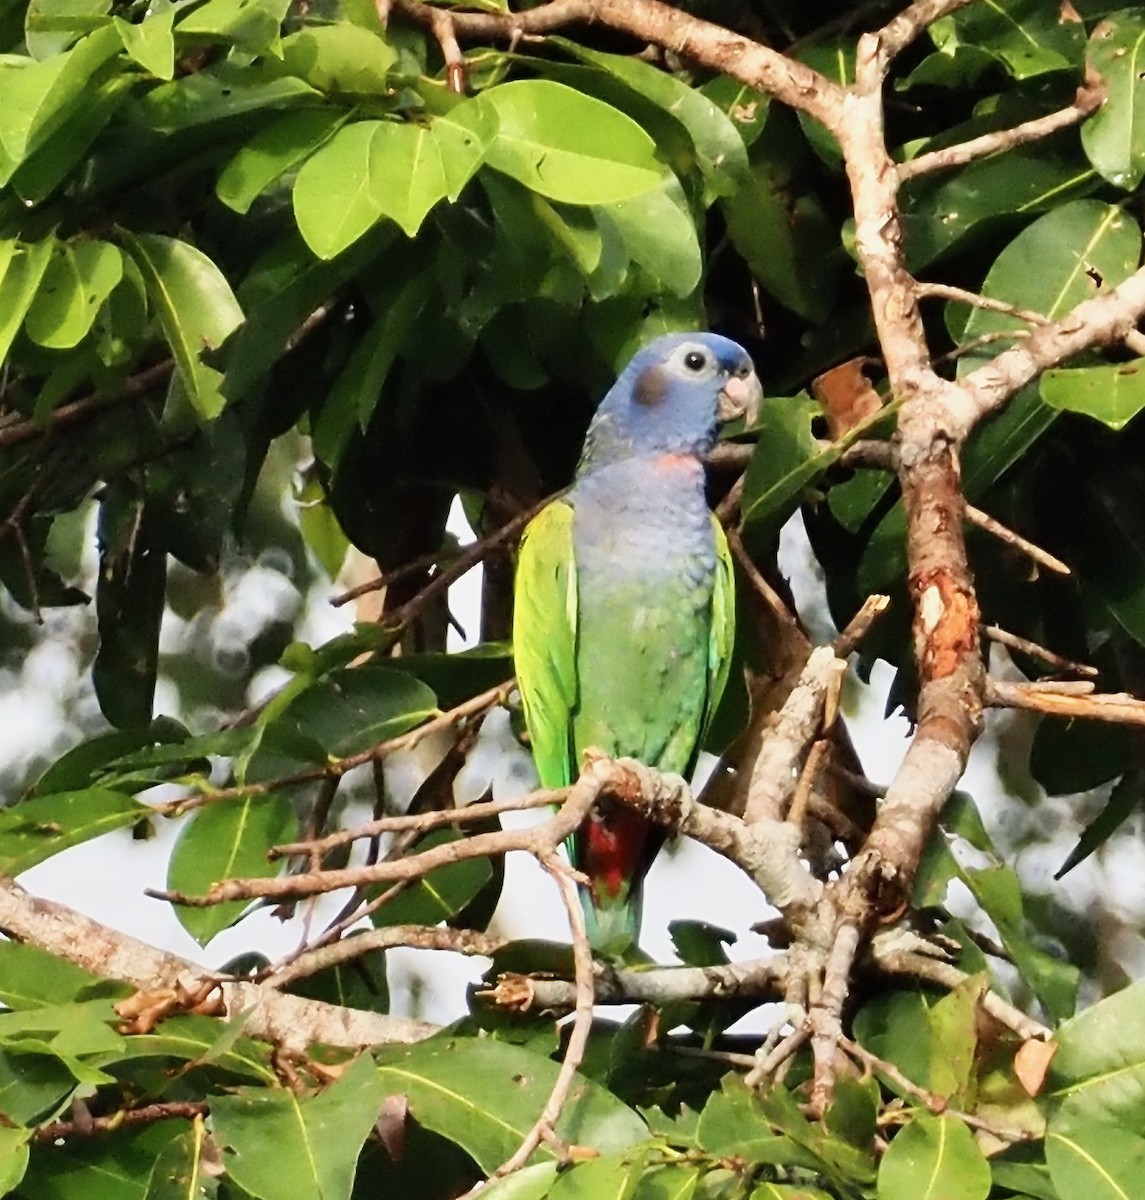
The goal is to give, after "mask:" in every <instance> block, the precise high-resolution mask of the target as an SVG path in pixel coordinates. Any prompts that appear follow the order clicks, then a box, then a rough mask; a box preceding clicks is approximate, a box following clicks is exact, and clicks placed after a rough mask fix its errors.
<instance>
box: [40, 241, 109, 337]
mask: <svg viewBox="0 0 1145 1200" xmlns="http://www.w3.org/2000/svg"><path fill="white" fill-rule="evenodd" d="M122 278H123V255H122V253H121V252H120V250H119V248H118V247H117V246H112V245H111V244H110V243H108V242H76V243H74V244H72V243H62V244H61V245H60V246H59V247H58V248H57V250H56V253H55V255H54V256H53V257H52V261H51V262H50V263H49V264H48V268H47V270H46V271H45V272H44V277H43V279H42V280H41V281H40V286H39V289H38V290H37V292H36V295H35V298H34V299H33V301H32V304H31V307H30V308H29V309H28V315H27V318H26V320H25V325H24V328H25V330H26V332H27V334H28V336H29V337H30V338H31V339H32V341H34V342H38V343H39V344H40V345H41V346H47V347H48V348H49V349H52V350H68V349H70V348H71V347H72V346H75V345H78V344H79V342H80V341H82V340H83V338H84V337H86V336H87V333H88V331H89V330H90V329H91V327H92V325H93V324H94V322H95V318H96V316H97V314H98V313H99V310H100V307H101V306H102V305H103V302H104V301H105V300H106V299H107V298H108V296H110V295H111V292H112V289H113V288H114V287H115V286H116V285H117V284H118V283H119V281H120V280H121V279H122Z"/></svg>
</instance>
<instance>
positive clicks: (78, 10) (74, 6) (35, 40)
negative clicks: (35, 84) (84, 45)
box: [24, 0, 111, 60]
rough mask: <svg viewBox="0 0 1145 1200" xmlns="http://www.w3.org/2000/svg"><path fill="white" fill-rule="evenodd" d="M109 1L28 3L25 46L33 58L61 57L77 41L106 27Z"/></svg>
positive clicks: (40, 0)
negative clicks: (59, 55) (93, 31)
mask: <svg viewBox="0 0 1145 1200" xmlns="http://www.w3.org/2000/svg"><path fill="white" fill-rule="evenodd" d="M109 8H111V0H28V7H27V11H26V12H25V14H24V42H25V44H26V45H27V47H28V53H29V54H31V56H32V57H33V58H36V59H41V60H42V59H45V58H52V57H53V56H54V55H57V54H62V53H63V51H65V50H66V49H67V48H68V47H69V46H70V45H71V44H72V43H73V42H74V41H76V39H77V38H79V37H82V36H83V34H85V33H90V32H91V31H92V30H93V29H98V28H99V27H100V26H101V25H103V24H105V23H106V18H107V12H108V9H109Z"/></svg>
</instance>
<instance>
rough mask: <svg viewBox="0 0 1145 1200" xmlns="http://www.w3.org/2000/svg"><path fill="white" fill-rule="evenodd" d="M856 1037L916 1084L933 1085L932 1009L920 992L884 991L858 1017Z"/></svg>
mask: <svg viewBox="0 0 1145 1200" xmlns="http://www.w3.org/2000/svg"><path fill="white" fill-rule="evenodd" d="M855 1037H856V1039H857V1040H858V1041H859V1042H860V1043H861V1044H862V1045H863V1046H865V1047H866V1048H867V1049H868V1050H869V1051H870V1052H871V1053H872V1054H875V1055H877V1056H878V1057H879V1058H882V1059H885V1060H886V1061H887V1062H890V1063H893V1064H894V1065H895V1066H896V1067H898V1069H899V1070H900V1071H901V1072H902V1073H903V1074H904V1075H905V1076H906V1077H907V1078H908V1079H909V1080H911V1082H912V1083H916V1084H918V1085H919V1086H920V1087H927V1086H928V1085H929V1083H930V1069H931V1067H930V1065H931V1062H932V1060H933V1057H934V1050H933V1041H934V1034H933V1031H932V1030H931V1026H930V1012H929V1009H928V1008H927V1005H926V1001H925V1000H924V999H923V998H922V996H921V994H920V993H919V992H916V991H907V990H902V991H894V992H884V993H882V994H881V995H877V996H875V997H874V998H873V999H872V1000H869V1001H868V1002H867V1003H866V1004H864V1005H863V1007H862V1008H860V1009H859V1011H858V1012H857V1013H856V1014H855ZM892 1086H893V1085H892Z"/></svg>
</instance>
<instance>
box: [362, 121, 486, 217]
mask: <svg viewBox="0 0 1145 1200" xmlns="http://www.w3.org/2000/svg"><path fill="white" fill-rule="evenodd" d="M494 129H495V119H494V117H493V114H492V112H491V110H489V109H488V108H485V107H482V106H480V105H479V104H478V102H477V101H472V100H471V101H469V102H468V103H466V104H462V105H459V106H458V107H457V108H455V109H453V110H452V111H451V112H450V113H449V115H448V116H447V117H437V118H435V119H434V121H433V123H432V124H431V125H415V124H412V123H409V122H402V123H400V124H399V123H396V122H393V121H383V122H381V123H380V124H379V125H378V127H377V129H375V130H374V134H373V137H372V138H371V141H370V166H369V178H370V181H371V188H372V191H373V198H374V201H375V203H376V204H377V205H378V207H379V209H380V210H381V212H382V213H383V214H384V215H385V216H387V217H390V218H391V219H392V220H394V221H396V222H397V224H398V225H399V226H401V229H402V231H403V232H404V233H405V235H406V236H407V237H413V236H414V235H415V234H416V233H417V231H418V230H419V229H420V228H421V223H422V221H424V220H425V217H426V214H427V213H428V212H429V210H430V209H431V208H433V206H434V205H435V204H436V203H437V202H438V201H439V200H443V199H444V198H445V197H446V196H448V197H449V198H450V199H452V200H455V199H456V198H457V197H458V196H459V195H460V194H461V191H462V189H463V188H464V187H465V185H466V183H468V182H469V180H470V179H471V178H472V176H473V174H474V172H475V171H476V170H477V168H478V167H479V166H480V165H481V161H482V159H483V158H484V156H485V153H486V151H487V149H488V147H489V144H490V142H491V140H492V137H493V131H494Z"/></svg>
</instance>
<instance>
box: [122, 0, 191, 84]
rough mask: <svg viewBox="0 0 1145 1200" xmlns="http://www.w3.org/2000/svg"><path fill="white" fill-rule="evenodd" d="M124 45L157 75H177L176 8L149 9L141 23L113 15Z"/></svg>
mask: <svg viewBox="0 0 1145 1200" xmlns="http://www.w3.org/2000/svg"><path fill="white" fill-rule="evenodd" d="M112 21H113V22H114V24H115V28H116V29H117V30H118V31H119V36H120V38H121V40H122V41H123V48H124V49H125V50H126V51H127V53H128V54H130V55H131V57H132V58H133V59H134V60H135V61H136V62H137V63H138V64H139V65H140V66H141V67H142V68H143V69H144V70H145V71H150V72H151V74H152V75H154V76H155V77H156V78H157V79H173V78H174V77H175V37H174V34H173V33H172V27H173V26H174V24H175V9H174V8H168V9H166V10H165V11H160V10H156V11H150V12H148V13H146V14H145V15H144V18H143V20H142V21H141V22H140V23H139V24H138V25H135V24H132V22H130V21H125V20H124V19H123V18H122V17H113V18H112Z"/></svg>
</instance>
